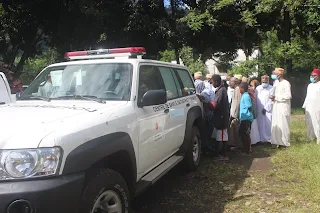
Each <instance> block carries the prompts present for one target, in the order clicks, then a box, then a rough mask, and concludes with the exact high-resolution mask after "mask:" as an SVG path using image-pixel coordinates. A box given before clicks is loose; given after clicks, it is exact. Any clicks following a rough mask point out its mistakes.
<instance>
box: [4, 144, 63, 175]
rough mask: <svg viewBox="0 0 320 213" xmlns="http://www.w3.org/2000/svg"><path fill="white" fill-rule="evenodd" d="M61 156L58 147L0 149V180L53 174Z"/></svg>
mask: <svg viewBox="0 0 320 213" xmlns="http://www.w3.org/2000/svg"><path fill="white" fill-rule="evenodd" d="M61 157H62V150H61V148H59V147H54V148H39V149H24V150H0V180H7V179H22V178H30V177H43V176H49V175H55V174H57V172H58V167H59V164H60V160H61Z"/></svg>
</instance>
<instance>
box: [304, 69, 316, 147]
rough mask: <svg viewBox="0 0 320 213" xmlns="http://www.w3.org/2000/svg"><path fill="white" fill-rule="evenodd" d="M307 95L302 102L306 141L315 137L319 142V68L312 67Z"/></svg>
mask: <svg viewBox="0 0 320 213" xmlns="http://www.w3.org/2000/svg"><path fill="white" fill-rule="evenodd" d="M310 82H311V83H310V84H309V85H308V89H307V96H306V99H305V101H304V104H303V108H304V109H305V111H306V127H307V128H306V129H307V138H308V141H311V140H313V139H315V138H317V144H320V107H319V105H320V70H319V69H314V70H313V71H312V73H311V76H310Z"/></svg>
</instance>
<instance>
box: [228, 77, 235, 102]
mask: <svg viewBox="0 0 320 213" xmlns="http://www.w3.org/2000/svg"><path fill="white" fill-rule="evenodd" d="M236 83H237V78H235V77H231V78H230V80H229V82H228V85H229V86H228V90H227V93H228V101H229V105H230V107H231V101H232V97H233V93H234V88H235V87H236Z"/></svg>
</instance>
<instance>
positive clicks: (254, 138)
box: [249, 80, 260, 144]
mask: <svg viewBox="0 0 320 213" xmlns="http://www.w3.org/2000/svg"><path fill="white" fill-rule="evenodd" d="M259 84H260V83H259V81H258V80H252V81H251V82H250V86H249V95H250V97H251V100H252V102H253V103H252V106H253V107H252V108H255V106H256V103H257V102H256V101H257V99H256V88H257V87H258V86H259ZM253 111H255V109H253ZM253 113H256V112H253ZM253 117H254V120H253V122H252V125H251V133H250V137H251V144H256V143H258V142H260V133H259V127H258V122H257V119H256V117H257V116H256V115H254V116H253Z"/></svg>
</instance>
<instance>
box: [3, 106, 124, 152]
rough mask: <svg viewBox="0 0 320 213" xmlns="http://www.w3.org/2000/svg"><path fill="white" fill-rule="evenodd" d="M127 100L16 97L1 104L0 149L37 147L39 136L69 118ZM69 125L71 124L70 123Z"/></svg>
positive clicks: (44, 134)
mask: <svg viewBox="0 0 320 213" xmlns="http://www.w3.org/2000/svg"><path fill="white" fill-rule="evenodd" d="M126 103H127V102H123V101H122V102H120V101H119V102H118V101H110V102H106V103H105V104H101V103H93V102H89V101H88V102H87V101H82V100H81V101H74V100H73V101H51V102H44V101H43V102H42V101H38V102H36V101H30V102H29V101H18V102H16V103H14V104H7V105H0V131H1V134H0V149H18V148H36V147H38V145H39V143H40V142H41V140H42V139H43V138H44V137H45V136H47V135H49V134H50V133H51V132H53V131H55V130H56V129H59V127H60V128H61V126H62V125H61V124H62V123H66V122H68V120H70V119H71V118H74V117H75V116H77V119H81V116H83V115H87V114H88V113H96V112H97V111H100V110H103V111H108V112H110V111H112V109H116V108H119V107H121V106H123V105H125V104H126ZM70 125H72V124H70Z"/></svg>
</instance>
